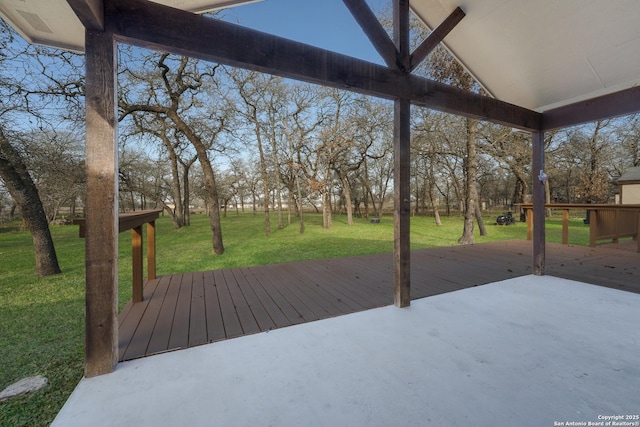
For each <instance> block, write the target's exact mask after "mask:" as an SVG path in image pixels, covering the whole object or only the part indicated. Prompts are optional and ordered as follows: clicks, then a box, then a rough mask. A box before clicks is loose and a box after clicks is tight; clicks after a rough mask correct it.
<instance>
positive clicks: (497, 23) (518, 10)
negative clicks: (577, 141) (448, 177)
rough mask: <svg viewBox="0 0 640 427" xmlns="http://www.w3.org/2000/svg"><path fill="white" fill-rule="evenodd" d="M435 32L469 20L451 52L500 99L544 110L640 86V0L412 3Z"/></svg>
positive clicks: (452, 37)
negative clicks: (453, 16) (460, 13)
mask: <svg viewBox="0 0 640 427" xmlns="http://www.w3.org/2000/svg"><path fill="white" fill-rule="evenodd" d="M410 3H411V7H412V9H413V11H414V12H415V14H416V15H417V16H418V17H419V18H420V19H421V20H422V21H423V22H425V23H426V25H427V26H428V27H429V28H434V27H435V26H437V25H438V24H439V23H440V22H441V21H442V20H444V18H446V17H447V16H448V15H449V14H450V13H451V12H452V11H453V10H454V9H455V8H456V7H458V6H460V7H461V8H462V10H464V12H465V13H466V17H465V18H464V19H463V20H462V21H461V22H460V23H459V24H458V26H457V27H456V28H454V30H453V31H452V32H451V33H450V34H449V35H448V36H447V37H446V38H445V44H446V46H447V47H448V48H449V50H450V51H451V52H452V53H453V54H454V55H455V56H456V57H457V58H458V59H459V60H460V61H461V62H462V63H463V64H464V65H465V67H466V68H467V69H468V70H469V71H470V72H471V73H472V74H473V75H474V76H475V77H476V78H477V79H478V81H479V82H480V83H481V84H482V85H483V86H484V87H485V88H486V89H487V90H488V91H489V93H491V94H492V95H493V96H495V97H496V98H498V99H500V100H502V101H506V102H510V103H512V104H516V105H519V106H522V107H525V108H529V109H532V110H536V111H539V112H543V111H546V110H548V109H550V108H553V107H558V106H561V105H566V104H570V103H572V102H576V101H580V100H584V99H589V98H593V97H596V96H600V95H605V94H608V93H612V92H616V91H619V90H622V89H627V88H630V87H633V86H636V85H638V84H639V83H640V25H639V24H638V18H640V1H638V0H535V1H533V0H411V2H410Z"/></svg>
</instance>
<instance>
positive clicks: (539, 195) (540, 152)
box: [532, 132, 546, 276]
mask: <svg viewBox="0 0 640 427" xmlns="http://www.w3.org/2000/svg"><path fill="white" fill-rule="evenodd" d="M532 145H533V186H532V192H533V195H532V202H533V274H535V275H536V276H543V275H544V274H545V229H544V219H545V212H544V210H545V207H544V203H545V197H544V195H545V194H544V191H545V190H544V181H543V180H544V179H546V178H544V132H533V134H532Z"/></svg>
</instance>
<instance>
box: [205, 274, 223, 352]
mask: <svg viewBox="0 0 640 427" xmlns="http://www.w3.org/2000/svg"><path fill="white" fill-rule="evenodd" d="M202 280H203V287H204V301H205V310H206V315H207V341H208V342H214V341H219V340H222V339H225V338H226V337H227V336H226V334H225V333H224V322H223V320H222V310H221V309H220V301H219V299H218V288H217V287H216V284H215V280H214V278H213V271H205V272H203V273H202Z"/></svg>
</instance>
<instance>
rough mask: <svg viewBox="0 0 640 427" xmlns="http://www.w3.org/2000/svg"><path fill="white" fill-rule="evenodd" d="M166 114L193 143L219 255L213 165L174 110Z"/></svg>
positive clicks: (216, 192)
mask: <svg viewBox="0 0 640 427" xmlns="http://www.w3.org/2000/svg"><path fill="white" fill-rule="evenodd" d="M167 116H168V117H169V119H171V121H173V122H174V123H175V124H176V126H177V127H178V130H180V132H182V133H183V134H184V135H185V136H186V137H187V139H189V141H190V142H191V144H192V145H193V148H195V150H196V154H197V156H198V161H199V162H200V166H201V167H202V173H203V174H204V186H205V189H206V190H207V197H206V199H205V203H206V205H207V207H208V209H209V218H210V224H211V235H212V240H213V242H212V243H213V252H214V253H216V254H218V255H220V254H222V253H224V245H223V244H222V228H221V227H220V202H219V201H218V188H217V186H216V177H215V174H214V173H213V167H212V166H211V162H210V161H209V156H208V155H207V149H206V147H205V145H204V144H203V143H202V141H201V140H200V138H199V137H198V135H196V134H195V133H194V132H193V130H192V129H191V128H190V127H189V126H187V124H186V123H185V122H184V121H183V120H182V119H181V118H180V116H178V114H177V113H175V112H174V111H169V112H168V113H167Z"/></svg>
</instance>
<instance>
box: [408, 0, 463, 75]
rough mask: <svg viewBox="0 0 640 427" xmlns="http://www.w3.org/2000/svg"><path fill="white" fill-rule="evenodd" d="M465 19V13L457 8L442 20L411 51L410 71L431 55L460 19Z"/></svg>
mask: <svg viewBox="0 0 640 427" xmlns="http://www.w3.org/2000/svg"><path fill="white" fill-rule="evenodd" d="M464 17H465V13H464V11H463V10H462V9H460V8H459V7H457V8H456V9H455V10H454V11H453V12H451V14H450V15H449V16H448V17H447V18H446V19H445V20H444V21H442V23H441V24H440V25H438V26H437V27H436V29H435V30H433V31H432V32H431V34H429V36H428V37H427V38H426V39H425V40H424V41H423V42H422V43H421V44H420V46H418V47H417V48H416V50H414V51H413V53H412V54H411V66H410V68H409V70H410V71H413V70H415V69H416V67H417V66H418V65H420V64H421V63H422V61H424V59H425V58H426V57H427V56H428V55H429V54H430V53H431V51H432V50H433V49H435V48H436V46H438V44H439V43H440V42H441V41H442V40H444V38H445V37H446V36H447V34H449V33H450V32H451V30H453V29H454V28H455V26H456V25H458V23H459V22H460V21H462V18H464Z"/></svg>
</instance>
